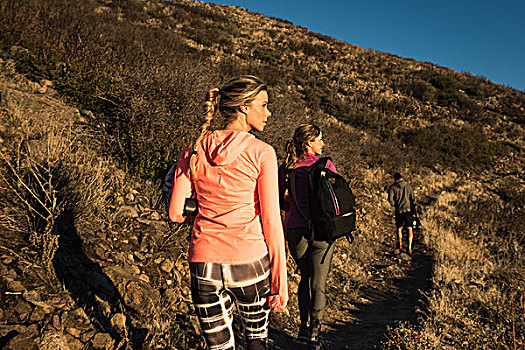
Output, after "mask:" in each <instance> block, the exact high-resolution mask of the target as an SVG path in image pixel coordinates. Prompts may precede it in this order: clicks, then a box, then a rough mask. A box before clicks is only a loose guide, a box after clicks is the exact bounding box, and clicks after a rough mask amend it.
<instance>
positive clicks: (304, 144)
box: [279, 124, 337, 346]
mask: <svg viewBox="0 0 525 350" xmlns="http://www.w3.org/2000/svg"><path fill="white" fill-rule="evenodd" d="M323 147H324V142H323V135H322V133H321V129H320V128H319V127H318V126H316V125H313V124H302V125H300V126H299V127H298V128H297V129H296V130H295V132H294V136H293V138H291V139H290V140H289V141H288V142H287V144H286V160H285V162H284V164H282V165H281V166H280V168H279V195H280V202H281V209H283V210H285V211H287V213H286V218H285V228H286V241H287V242H288V248H289V250H290V253H291V254H292V257H293V258H294V260H295V262H296V263H297V267H298V268H299V273H300V275H301V280H300V282H299V290H298V299H299V314H300V319H301V325H300V327H299V334H298V337H297V338H298V340H299V341H302V342H309V343H310V344H312V345H314V346H315V345H318V344H319V331H320V329H321V323H322V320H323V316H324V310H325V306H326V279H327V277H328V272H329V271H330V265H331V262H332V255H333V252H334V247H335V245H334V244H329V243H328V242H326V241H317V240H313V241H311V240H310V239H309V238H310V229H309V228H308V224H307V222H306V220H305V219H304V218H303V216H302V215H301V214H300V213H299V212H298V210H297V208H295V201H294V200H293V199H292V198H290V192H288V196H285V192H286V190H287V174H288V173H289V170H291V169H294V168H299V167H304V166H310V165H312V164H313V163H315V162H316V161H317V160H318V159H319V158H318V157H317V156H316V155H321V154H322V152H323ZM326 168H328V169H330V170H331V171H333V172H337V170H336V169H335V166H334V164H333V163H332V162H331V161H328V162H327V164H326ZM295 184H296V186H295V189H296V190H295V192H296V194H297V203H298V205H299V207H300V209H301V212H302V213H303V214H304V215H305V216H306V217H307V218H308V217H309V215H310V208H309V205H308V173H307V170H306V169H298V170H297V171H296V176H295ZM323 257H324V260H323Z"/></svg>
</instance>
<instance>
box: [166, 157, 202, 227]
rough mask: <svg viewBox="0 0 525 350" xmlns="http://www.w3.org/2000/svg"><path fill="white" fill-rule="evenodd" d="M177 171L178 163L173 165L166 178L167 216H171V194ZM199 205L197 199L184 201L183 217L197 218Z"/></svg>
mask: <svg viewBox="0 0 525 350" xmlns="http://www.w3.org/2000/svg"><path fill="white" fill-rule="evenodd" d="M176 169H177V162H175V163H173V165H172V166H171V167H170V169H169V170H168V172H167V173H166V176H165V177H164V185H163V186H162V198H163V199H164V208H165V210H166V215H167V216H169V208H170V199H171V192H173V180H174V179H175V170H176ZM198 206H199V203H198V201H197V199H196V198H194V197H193V196H192V198H186V199H185V201H184V212H183V214H182V215H183V216H187V217H195V216H197V213H198V212H199V209H198Z"/></svg>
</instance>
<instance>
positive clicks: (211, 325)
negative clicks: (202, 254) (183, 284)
mask: <svg viewBox="0 0 525 350" xmlns="http://www.w3.org/2000/svg"><path fill="white" fill-rule="evenodd" d="M190 272H191V293H192V297H193V303H194V305H195V311H196V313H197V316H198V317H199V322H200V325H201V329H202V331H203V333H204V337H205V338H206V343H207V344H208V347H209V349H210V350H226V349H228V350H229V349H235V339H234V335H233V327H232V322H233V317H232V316H233V315H232V313H233V302H235V303H236V304H237V309H238V311H239V314H240V316H241V319H242V321H243V325H244V329H245V336H246V339H247V340H248V341H249V340H251V339H266V338H267V336H268V315H269V312H270V309H269V308H268V307H267V302H266V299H267V296H268V294H269V292H270V279H269V276H270V262H269V259H268V256H265V257H263V258H262V259H260V260H256V261H254V262H252V263H247V264H235V265H231V264H219V263H190Z"/></svg>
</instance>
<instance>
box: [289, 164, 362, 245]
mask: <svg viewBox="0 0 525 350" xmlns="http://www.w3.org/2000/svg"><path fill="white" fill-rule="evenodd" d="M328 160H331V159H330V158H329V157H324V158H319V159H318V160H317V161H316V162H315V163H314V164H312V165H310V166H303V167H298V168H295V169H292V170H290V171H289V176H288V184H289V186H288V191H289V192H290V194H291V196H292V198H293V200H294V202H295V207H296V208H297V212H298V213H299V214H300V215H301V216H302V217H303V219H305V220H306V222H307V223H308V226H309V228H310V229H311V232H312V237H310V240H316V241H327V242H329V243H333V242H335V240H336V239H338V238H341V237H347V239H348V241H349V242H350V243H351V242H353V240H354V237H353V235H352V232H353V231H355V230H356V212H355V197H354V194H353V193H352V190H351V189H350V187H349V186H348V182H347V181H346V180H345V179H344V178H343V177H342V176H341V175H339V174H337V173H334V172H333V171H331V170H330V169H327V168H326V163H327V162H328ZM299 169H306V170H307V171H308V199H309V208H310V217H309V218H307V217H306V215H305V214H304V213H303V212H302V211H301V209H300V207H299V203H298V202H297V194H296V189H295V176H296V172H297V170H299Z"/></svg>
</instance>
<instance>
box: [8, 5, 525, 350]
mask: <svg viewBox="0 0 525 350" xmlns="http://www.w3.org/2000/svg"><path fill="white" fill-rule="evenodd" d="M245 73H248V74H255V75H259V76H261V77H262V78H263V79H264V80H266V81H267V82H268V84H269V86H270V87H271V91H270V92H271V108H270V109H271V110H272V113H273V117H272V118H271V119H270V122H269V125H268V127H267V130H265V132H264V133H261V134H258V135H257V137H259V138H261V139H263V140H264V141H266V142H268V143H270V144H271V145H273V146H274V147H275V148H276V150H277V152H278V154H279V155H280V156H281V157H282V156H283V155H284V143H285V141H286V139H288V138H289V137H290V136H291V133H292V131H293V130H294V129H295V127H296V126H297V125H298V124H300V123H302V122H304V121H310V122H314V123H317V124H319V125H320V126H321V127H322V129H323V135H324V138H325V141H326V143H327V147H326V153H327V154H328V155H329V156H331V157H332V158H333V160H334V163H335V164H336V166H337V168H338V169H339V171H340V172H341V173H342V174H343V175H345V176H346V177H347V178H348V179H349V181H350V184H351V186H352V189H353V190H354V192H355V194H356V196H357V202H358V220H359V228H360V230H359V234H358V235H357V237H356V241H355V242H354V243H353V244H352V245H350V244H348V243H347V242H346V241H343V240H341V241H340V242H338V245H337V247H336V253H335V255H334V262H333V264H334V265H333V269H332V272H331V274H330V276H329V281H328V286H329V287H328V289H329V296H328V298H329V306H328V310H327V315H326V326H325V327H324V328H323V334H322V338H323V339H324V340H325V343H326V347H327V348H328V349H372V348H379V349H460V348H461V349H520V348H523V347H524V346H525V326H524V325H525V319H524V316H523V315H524V314H525V294H524V288H525V274H524V272H523V271H525V266H524V262H525V259H524V244H525V240H524V233H523V226H524V225H525V221H524V220H525V214H524V206H525V186H524V185H525V179H524V178H523V173H524V167H525V158H524V150H525V131H524V128H525V93H523V92H520V91H517V90H513V89H510V88H508V87H504V86H500V85H496V84H493V83H492V82H490V81H488V80H486V79H484V78H482V77H477V76H472V75H470V74H466V73H458V72H455V71H452V70H449V69H447V68H444V67H439V66H436V65H433V64H431V63H427V62H417V61H414V60H411V59H406V58H401V57H397V56H394V55H391V54H387V53H381V52H376V51H372V50H366V49H362V48H359V47H357V46H354V45H351V44H347V43H344V42H340V41H337V40H335V39H333V38H330V37H327V36H323V35H320V34H317V33H313V32H311V31H309V30H308V29H306V28H301V27H297V26H294V25H293V24H292V23H290V22H288V21H284V20H280V19H276V18H268V17H264V16H262V15H258V14H254V13H251V12H249V11H246V10H245V9H242V8H237V7H225V6H218V5H212V4H207V3H204V2H196V1H170V2H164V1H142V0H129V1H123V0H121V1H119V0H100V1H96V0H83V1H80V0H73V1H63V0H42V1H38V2H35V1H30V0H3V1H1V2H0V164H1V166H0V271H1V274H0V276H1V277H0V305H1V307H0V348H5V349H33V348H35V349H57V348H62V349H68V348H69V349H77V348H78V349H91V348H94V349H114V348H115V349H116V348H120V349H128V348H129V349H150V348H151V349H203V346H204V344H203V341H202V339H201V337H200V335H199V332H200V330H199V327H198V323H197V321H196V318H195V315H194V311H193V307H192V304H191V296H190V295H189V278H188V270H187V264H186V249H187V243H188V242H187V237H188V233H189V229H190V228H189V227H188V226H187V225H172V224H168V223H167V220H166V217H165V214H164V211H163V208H162V203H161V201H160V194H159V189H160V178H161V177H162V175H163V174H164V172H165V170H166V167H167V166H168V165H169V164H170V163H171V162H172V161H174V160H175V159H176V158H177V157H178V154H179V152H180V149H181V147H182V146H183V145H184V144H185V143H186V142H187V141H188V140H189V139H190V138H191V137H192V136H193V135H195V133H196V130H197V126H198V125H199V123H200V120H201V110H200V102H201V99H202V98H203V96H204V93H205V92H206V91H207V90H208V89H210V88H212V87H215V86H216V85H217V84H219V83H220V82H222V81H224V80H226V79H228V78H230V77H231V76H234V75H238V74H245ZM394 171H400V172H402V173H403V174H404V175H405V178H407V180H408V181H409V182H410V183H411V184H412V186H413V187H414V189H415V191H416V198H417V199H418V201H419V203H420V205H421V207H422V210H423V214H422V222H423V229H422V230H421V232H419V233H418V234H417V236H416V245H415V252H414V255H413V256H408V255H406V254H404V253H400V252H398V251H396V250H395V238H394V235H393V222H392V209H391V208H390V207H389V205H388V203H387V200H386V196H385V193H384V190H385V187H386V186H387V185H388V184H389V183H390V182H391V181H392V179H391V174H392V173H393V172H394ZM289 261H290V266H289V286H290V291H291V301H290V305H289V308H288V309H289V310H288V312H287V313H283V314H272V320H271V328H272V329H271V333H270V338H271V343H272V346H273V348H274V349H294V348H297V346H298V345H297V344H296V343H295V342H294V337H295V335H296V332H297V322H298V310H297V307H296V304H297V300H296V297H295V295H294V293H295V291H296V289H297V282H298V276H297V275H295V274H294V270H295V266H293V262H292V259H291V258H290V259H289ZM240 341H241V343H242V340H240Z"/></svg>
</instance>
